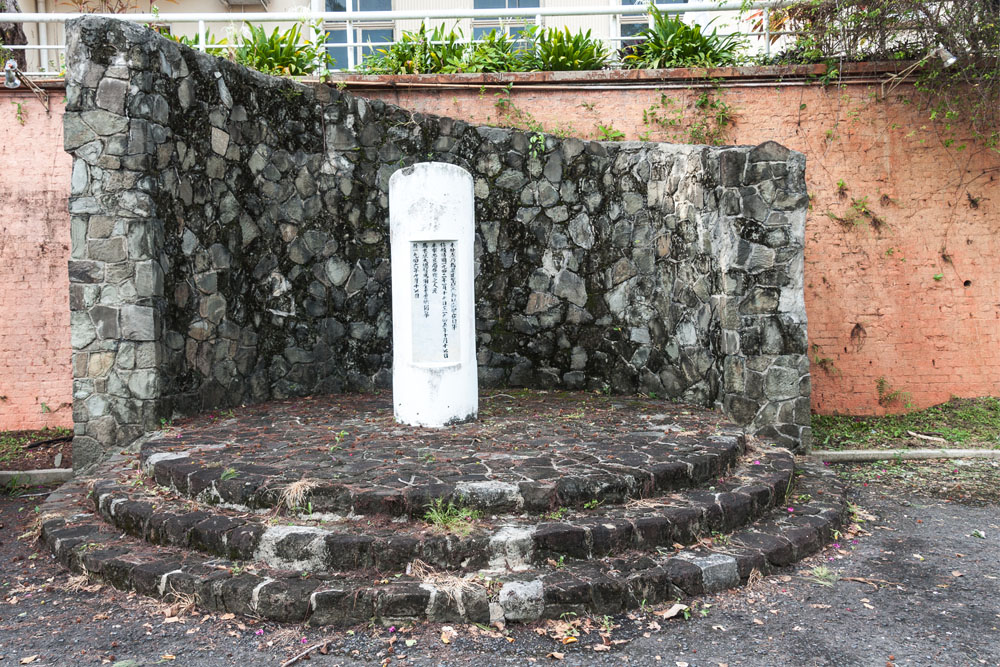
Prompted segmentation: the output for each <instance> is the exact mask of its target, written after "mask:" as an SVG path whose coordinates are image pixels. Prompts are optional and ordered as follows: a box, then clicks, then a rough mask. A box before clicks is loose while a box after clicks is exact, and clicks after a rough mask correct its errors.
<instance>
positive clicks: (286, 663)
mask: <svg viewBox="0 0 1000 667" xmlns="http://www.w3.org/2000/svg"><path fill="white" fill-rule="evenodd" d="M329 643H330V641H329V640H326V641H323V642H322V643H319V644H313V645H312V646H310V647H309V648H307V649H306V650H305V651H302V653H299V654H298V655H295V656H292V657H291V658H289V659H288V660H285V661H284V662H283V663H281V667H288V666H289V665H294V664H295V663H297V662H298V661H299V660H302V659H303V658H306V657H308V656H309V654H310V653H312V652H313V651H315V650H316V649H318V648H322V647H324V646H326V645H327V644H329Z"/></svg>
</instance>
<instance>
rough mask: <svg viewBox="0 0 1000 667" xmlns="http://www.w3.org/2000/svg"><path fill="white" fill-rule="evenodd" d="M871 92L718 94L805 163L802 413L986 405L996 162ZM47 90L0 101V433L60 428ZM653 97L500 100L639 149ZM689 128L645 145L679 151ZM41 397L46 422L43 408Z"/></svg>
mask: <svg viewBox="0 0 1000 667" xmlns="http://www.w3.org/2000/svg"><path fill="white" fill-rule="evenodd" d="M499 90H500V88H499V87H492V88H486V89H484V90H481V89H480V87H479V86H478V85H475V86H471V87H469V88H466V89H447V90H437V89H430V88H422V89H419V90H406V89H396V90H387V89H371V88H364V89H357V91H356V92H359V93H361V92H363V94H366V95H368V96H371V97H380V98H382V99H385V100H387V101H390V102H394V103H397V104H400V105H402V106H405V107H409V108H412V109H415V110H417V111H423V112H429V113H440V114H445V115H450V116H454V117H459V118H465V119H468V120H470V121H476V122H491V123H499V122H502V119H501V118H499V117H498V116H499V114H498V110H497V108H496V105H495V100H496V98H495V94H496V93H497V92H498V91H499ZM875 90H876V89H875V87H873V86H872V85H870V84H848V85H847V86H846V87H843V88H838V87H834V86H831V87H827V88H822V87H819V86H814V85H810V86H794V85H793V86H780V85H774V84H758V85H754V86H744V87H728V88H726V89H725V92H724V93H722V99H723V100H724V101H725V102H726V103H727V104H728V105H730V106H731V107H733V109H734V113H735V121H736V124H735V126H734V127H733V128H732V129H731V130H730V131H729V132H728V133H727V135H726V140H727V142H728V143H737V144H756V143H760V142H762V141H765V140H768V139H773V140H776V141H778V142H781V143H783V144H785V145H787V146H789V147H791V148H794V149H796V150H800V151H803V152H804V153H805V154H806V156H807V158H808V164H807V168H806V175H807V180H808V183H809V190H810V192H811V194H812V196H813V211H812V213H811V214H810V217H809V221H808V224H807V228H806V236H807V239H806V243H807V245H806V268H805V276H806V308H807V311H808V315H809V334H810V341H811V343H812V345H814V346H816V347H815V348H814V351H813V353H812V355H811V356H813V358H814V360H822V361H821V363H814V365H813V408H814V410H816V411H818V412H823V413H834V412H845V413H854V414H873V413H882V412H885V411H886V409H889V410H899V409H902V407H903V404H902V403H904V402H906V401H909V402H910V403H911V404H912V405H914V406H916V407H924V406H928V405H933V404H935V403H940V402H942V401H945V400H947V399H948V398H949V397H950V396H952V395H955V396H982V395H994V396H998V395H1000V261H998V260H997V258H998V257H1000V156H998V155H997V154H995V153H993V154H991V153H988V152H985V151H983V150H981V149H979V148H977V147H976V146H975V145H974V144H971V143H969V147H968V148H966V149H965V150H964V151H961V152H958V151H955V150H954V148H952V149H945V148H944V147H943V146H942V144H941V141H940V139H939V137H938V136H937V134H936V133H935V132H934V131H933V129H932V128H928V127H926V126H927V122H926V118H925V115H924V114H923V113H921V112H920V111H919V110H918V109H916V108H915V107H914V106H913V105H907V104H902V103H900V102H898V101H896V102H892V103H881V102H876V101H874V98H873V94H874V92H875ZM53 92H54V93H56V94H54V95H53V101H54V105H53V112H52V114H51V115H49V116H46V115H45V113H44V111H43V110H42V109H41V107H40V106H39V105H38V103H37V102H36V101H35V100H34V99H33V98H31V97H25V96H23V95H21V96H17V97H14V96H10V95H5V96H0V166H2V169H3V178H2V179H0V203H2V204H3V207H2V210H3V218H2V223H0V230H2V231H0V314H2V316H0V396H6V399H5V400H0V429H6V428H21V427H35V426H41V425H45V424H67V425H68V424H69V423H71V419H70V410H69V407H68V404H69V402H70V391H71V373H70V366H69V357H70V348H69V314H68V313H69V307H68V297H67V285H68V283H67V276H66V262H67V260H68V258H69V216H68V214H67V213H66V199H67V195H68V190H69V186H68V184H69V171H70V162H69V159H68V156H67V155H66V154H65V153H63V151H62V125H61V120H62V119H61V105H60V104H59V100H60V99H61V97H62V95H61V91H53ZM909 92H910V91H908V90H907V89H906V88H905V87H904V88H901V89H899V90H897V93H903V94H909ZM661 93H662V94H666V95H667V96H668V97H670V98H672V99H674V100H676V101H677V103H678V104H680V103H681V102H684V103H686V104H688V106H689V103H690V101H691V99H692V96H693V95H694V94H695V93H692V92H690V91H689V90H687V89H685V88H683V87H681V88H672V89H667V90H662V91H658V90H656V89H653V88H647V89H630V90H578V89H577V90H558V89H552V90H537V89H536V90H531V89H527V88H521V89H518V88H517V87H516V86H515V89H514V92H513V96H512V98H511V99H512V100H513V103H514V107H515V109H516V110H519V111H522V112H526V113H528V114H530V115H531V117H532V118H534V119H535V121H537V122H540V123H541V124H542V126H544V128H545V129H546V130H554V129H564V130H571V131H573V133H575V134H578V135H581V136H589V137H594V136H595V133H596V132H597V129H596V128H597V126H598V125H605V126H610V127H613V128H614V129H616V130H620V131H623V132H625V133H626V135H627V137H628V138H629V139H634V138H638V137H640V136H641V135H642V134H643V133H644V132H646V131H647V130H649V129H650V128H649V126H647V125H644V124H643V111H644V110H646V109H648V108H649V107H650V106H651V105H653V104H655V103H657V102H658V101H659V100H660V95H661ZM10 100H16V101H22V102H24V103H25V104H24V106H25V109H26V110H27V115H26V117H25V124H24V126H21V125H19V124H18V123H17V122H16V119H15V117H14V114H13V111H12V110H8V111H4V109H5V108H6V107H7V106H8V104H7V102H8V101H10ZM661 115H664V113H663V112H661ZM666 115H669V113H668V114H666ZM690 118H691V112H690V110H689V111H688V112H687V120H689V119H690ZM687 120H683V121H681V123H680V124H679V125H677V126H675V127H674V128H673V129H671V130H670V131H669V132H663V131H652V132H651V136H650V138H652V139H654V140H669V139H670V138H671V135H676V136H677V138H678V140H680V141H687V139H686V138H685V127H686V125H687ZM958 143H961V142H958ZM841 180H842V181H843V182H844V185H845V187H846V190H845V191H844V192H843V193H842V194H841V193H838V187H837V184H838V181H841ZM883 195H885V198H883ZM863 198H866V199H865V201H866V202H867V210H869V211H870V212H871V213H872V214H873V215H874V216H876V217H877V218H878V220H880V221H882V222H884V224H881V225H873V224H872V221H871V220H867V219H865V218H864V217H861V216H856V214H853V213H852V211H853V209H852V201H859V202H860V201H861V200H862V199H863ZM831 215H833V216H837V217H839V218H841V219H843V220H844V222H838V221H837V220H835V219H833V218H832V217H831ZM852 215H855V217H858V222H857V224H855V223H853V222H851V221H850V218H851V217H852ZM935 276H940V279H939V280H935ZM966 283H968V284H966ZM852 334H853V335H852ZM882 378H884V381H885V383H886V384H885V392H888V393H891V392H893V391H899V392H904V394H905V395H904V396H903V401H900V402H897V403H896V404H895V405H890V406H888V407H886V406H882V405H879V395H878V391H877V384H878V382H879V380H880V379H882ZM43 402H44V403H45V404H46V406H48V407H49V409H51V410H52V412H44V411H43V409H42V406H41V404H42V403H43Z"/></svg>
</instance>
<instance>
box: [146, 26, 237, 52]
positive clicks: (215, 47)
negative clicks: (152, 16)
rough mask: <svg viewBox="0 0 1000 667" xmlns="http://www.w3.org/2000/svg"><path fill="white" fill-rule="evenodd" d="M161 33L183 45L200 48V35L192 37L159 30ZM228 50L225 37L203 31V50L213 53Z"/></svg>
mask: <svg viewBox="0 0 1000 667" xmlns="http://www.w3.org/2000/svg"><path fill="white" fill-rule="evenodd" d="M160 34H161V35H163V36H164V37H166V38H167V39H170V40H173V41H175V42H177V43H178V44H183V45H184V46H190V47H191V48H192V49H200V48H201V35H195V36H194V37H188V36H187V35H173V34H171V33H169V32H161V33H160ZM228 50H229V43H228V42H227V41H226V39H225V38H224V37H223V38H216V37H215V35H213V34H212V33H211V31H206V32H205V52H206V53H213V54H217V55H218V54H222V53H226V52H227V51H228Z"/></svg>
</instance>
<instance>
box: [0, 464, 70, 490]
mask: <svg viewBox="0 0 1000 667" xmlns="http://www.w3.org/2000/svg"><path fill="white" fill-rule="evenodd" d="M70 479H73V469H72V468H42V469H39V470H0V484H9V483H10V482H11V481H12V480H16V481H17V483H18V484H20V485H22V486H25V485H26V486H37V485H39V484H55V483H62V482H65V481H68V480H70Z"/></svg>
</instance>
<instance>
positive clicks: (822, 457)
mask: <svg viewBox="0 0 1000 667" xmlns="http://www.w3.org/2000/svg"><path fill="white" fill-rule="evenodd" d="M806 458H810V459H813V460H815V461H826V462H829V463H847V462H861V461H890V460H902V461H921V460H926V459H1000V449H844V450H841V451H828V452H823V451H816V450H813V451H812V453H811V454H809V456H808V457H806Z"/></svg>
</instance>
